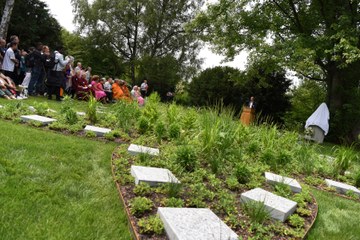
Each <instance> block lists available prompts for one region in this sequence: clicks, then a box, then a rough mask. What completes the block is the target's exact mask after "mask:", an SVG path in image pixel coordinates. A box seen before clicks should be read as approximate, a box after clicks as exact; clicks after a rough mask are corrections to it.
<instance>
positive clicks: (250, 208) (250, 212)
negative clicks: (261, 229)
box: [241, 201, 269, 223]
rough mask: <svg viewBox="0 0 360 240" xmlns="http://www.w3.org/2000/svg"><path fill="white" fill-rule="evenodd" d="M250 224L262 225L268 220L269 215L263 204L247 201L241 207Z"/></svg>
mask: <svg viewBox="0 0 360 240" xmlns="http://www.w3.org/2000/svg"><path fill="white" fill-rule="evenodd" d="M241 207H242V209H243V210H244V212H245V214H246V215H247V216H248V217H249V219H250V221H251V222H252V223H263V222H265V221H266V220H267V219H269V213H268V211H267V210H266V208H265V205H264V203H263V202H256V201H249V202H245V203H243V204H242V205H241Z"/></svg>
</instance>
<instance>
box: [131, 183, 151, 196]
mask: <svg viewBox="0 0 360 240" xmlns="http://www.w3.org/2000/svg"><path fill="white" fill-rule="evenodd" d="M133 191H134V193H135V195H136V196H148V195H149V194H150V193H151V187H150V185H149V184H147V183H143V182H140V183H139V184H138V185H136V186H135V187H134V190H133Z"/></svg>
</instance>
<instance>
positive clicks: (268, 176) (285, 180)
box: [265, 172, 301, 193]
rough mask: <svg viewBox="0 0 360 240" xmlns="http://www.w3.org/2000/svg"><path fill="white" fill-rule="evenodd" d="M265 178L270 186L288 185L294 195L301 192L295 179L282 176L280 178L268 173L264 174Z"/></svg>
mask: <svg viewBox="0 0 360 240" xmlns="http://www.w3.org/2000/svg"><path fill="white" fill-rule="evenodd" d="M265 178H266V182H268V183H270V184H277V183H283V184H286V185H288V186H289V187H290V188H291V191H293V192H295V193H300V192H301V186H300V184H299V182H298V181H296V179H293V178H288V177H283V176H280V175H277V174H274V173H270V172H265Z"/></svg>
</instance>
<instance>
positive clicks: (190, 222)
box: [158, 207, 239, 240]
mask: <svg viewBox="0 0 360 240" xmlns="http://www.w3.org/2000/svg"><path fill="white" fill-rule="evenodd" d="M158 214H159V217H160V219H161V220H162V222H163V223H164V228H165V231H166V234H167V236H168V237H169V239H170V240H237V239H238V238H239V237H238V235H237V234H236V233H235V232H234V231H233V230H231V229H230V228H229V227H228V226H227V225H226V224H225V223H224V222H223V221H221V219H220V218H218V217H217V216H216V215H215V214H214V213H213V212H212V211H211V210H210V209H208V208H163V207H159V208H158Z"/></svg>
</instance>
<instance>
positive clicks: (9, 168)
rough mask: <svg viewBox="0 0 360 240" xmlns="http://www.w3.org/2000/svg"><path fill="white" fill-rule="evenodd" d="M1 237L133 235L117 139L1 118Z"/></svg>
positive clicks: (118, 237) (52, 237)
mask: <svg viewBox="0 0 360 240" xmlns="http://www.w3.org/2000/svg"><path fill="white" fill-rule="evenodd" d="M0 132H1V140H0V143H1V144H0V236H1V239H130V236H129V231H128V229H127V219H126V216H125V213H124V212H123V209H122V206H121V204H120V202H119V199H118V195H117V191H116V188H115V185H114V183H113V181H112V178H111V170H110V157H111V152H112V150H113V149H114V148H115V144H104V143H101V142H95V141H90V140H87V139H81V138H76V137H71V136H63V135H60V134H55V133H49V132H44V131H41V130H36V129H33V128H30V127H28V126H21V125H14V124H12V123H9V122H4V121H0Z"/></svg>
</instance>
